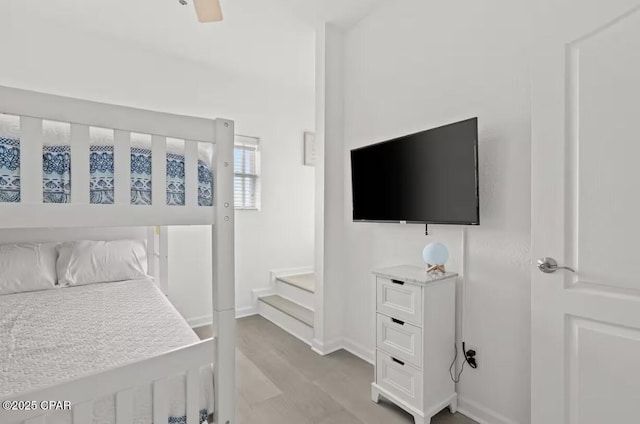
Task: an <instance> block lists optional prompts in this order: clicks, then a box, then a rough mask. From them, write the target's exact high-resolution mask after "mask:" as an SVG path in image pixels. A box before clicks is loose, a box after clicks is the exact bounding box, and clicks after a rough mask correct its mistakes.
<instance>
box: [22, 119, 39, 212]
mask: <svg viewBox="0 0 640 424" xmlns="http://www.w3.org/2000/svg"><path fill="white" fill-rule="evenodd" d="M42 139H43V136H42V119H37V118H28V117H21V118H20V197H21V200H22V202H25V203H35V204H38V203H42ZM28 170H39V171H40V174H39V175H38V174H37V173H34V172H27V171H28ZM38 177H40V178H38Z"/></svg>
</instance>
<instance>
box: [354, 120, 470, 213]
mask: <svg viewBox="0 0 640 424" xmlns="http://www.w3.org/2000/svg"><path fill="white" fill-rule="evenodd" d="M351 180H352V189H353V220H354V221H374V222H407V223H421V224H460V225H479V224H480V200H479V190H478V118H472V119H467V120H465V121H461V122H456V123H454V124H450V125H445V126H442V127H438V128H434V129H430V130H427V131H422V132H419V133H416V134H411V135H407V136H404V137H399V138H396V139H393V140H389V141H385V142H382V143H378V144H373V145H370V146H366V147H362V148H359V149H354V150H352V151H351Z"/></svg>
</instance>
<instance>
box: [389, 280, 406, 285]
mask: <svg viewBox="0 0 640 424" xmlns="http://www.w3.org/2000/svg"><path fill="white" fill-rule="evenodd" d="M391 282H392V283H393V284H398V285H400V286H404V281H400V280H391Z"/></svg>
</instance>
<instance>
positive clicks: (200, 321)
mask: <svg viewBox="0 0 640 424" xmlns="http://www.w3.org/2000/svg"><path fill="white" fill-rule="evenodd" d="M257 314H258V311H257V309H256V308H253V307H251V306H247V307H245V308H240V309H236V319H238V318H245V317H250V316H252V315H257ZM186 321H187V324H189V326H190V327H191V328H198V327H202V326H205V325H211V323H212V322H213V315H212V314H208V315H201V316H198V317H191V318H188V319H187V320H186Z"/></svg>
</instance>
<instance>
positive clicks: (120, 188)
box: [113, 130, 131, 205]
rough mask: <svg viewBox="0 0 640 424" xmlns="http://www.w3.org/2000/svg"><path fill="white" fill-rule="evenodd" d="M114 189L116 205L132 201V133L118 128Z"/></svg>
mask: <svg viewBox="0 0 640 424" xmlns="http://www.w3.org/2000/svg"><path fill="white" fill-rule="evenodd" d="M113 161H114V164H113V166H114V175H113V184H114V187H113V191H114V203H115V204H116V205H129V204H130V203H131V133H130V132H128V131H122V130H116V131H115V132H114V147H113Z"/></svg>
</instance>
